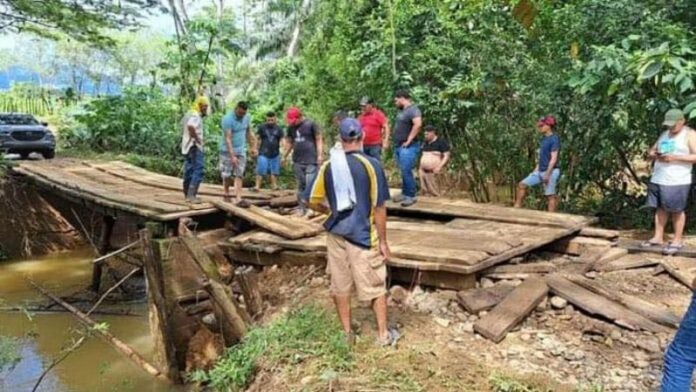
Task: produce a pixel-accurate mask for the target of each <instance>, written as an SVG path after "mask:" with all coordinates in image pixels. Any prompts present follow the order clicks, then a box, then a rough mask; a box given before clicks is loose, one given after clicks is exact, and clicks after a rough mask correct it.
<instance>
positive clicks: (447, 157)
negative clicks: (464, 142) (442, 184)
mask: <svg viewBox="0 0 696 392" xmlns="http://www.w3.org/2000/svg"><path fill="white" fill-rule="evenodd" d="M450 156H451V153H450V152H449V151H447V152H446V153H445V155H444V156H443V157H442V162H440V166H438V168H437V171H438V172H440V171H442V169H444V168H445V166H447V163H448V162H449V160H450Z"/></svg>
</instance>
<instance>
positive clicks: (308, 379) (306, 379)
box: [300, 376, 314, 385]
mask: <svg viewBox="0 0 696 392" xmlns="http://www.w3.org/2000/svg"><path fill="white" fill-rule="evenodd" d="M312 380H314V376H306V377H302V379H301V380H300V384H302V385H307V384H309V383H310V382H312Z"/></svg>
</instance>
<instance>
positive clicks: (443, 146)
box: [423, 137, 450, 153]
mask: <svg viewBox="0 0 696 392" xmlns="http://www.w3.org/2000/svg"><path fill="white" fill-rule="evenodd" d="M449 150H450V145H449V143H447V141H446V140H445V139H443V138H441V137H438V138H437V139H436V140H435V141H434V142H432V143H428V142H423V152H426V151H437V152H441V153H446V152H448V151H449Z"/></svg>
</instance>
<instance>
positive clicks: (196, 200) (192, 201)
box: [186, 197, 203, 204]
mask: <svg viewBox="0 0 696 392" xmlns="http://www.w3.org/2000/svg"><path fill="white" fill-rule="evenodd" d="M186 202H187V203H189V204H201V203H203V200H201V199H199V198H197V197H187V198H186Z"/></svg>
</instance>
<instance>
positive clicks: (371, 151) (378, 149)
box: [363, 145, 382, 160]
mask: <svg viewBox="0 0 696 392" xmlns="http://www.w3.org/2000/svg"><path fill="white" fill-rule="evenodd" d="M363 152H364V153H365V154H367V155H369V156H371V157H373V158H375V159H378V160H382V146H381V145H375V146H363Z"/></svg>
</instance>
